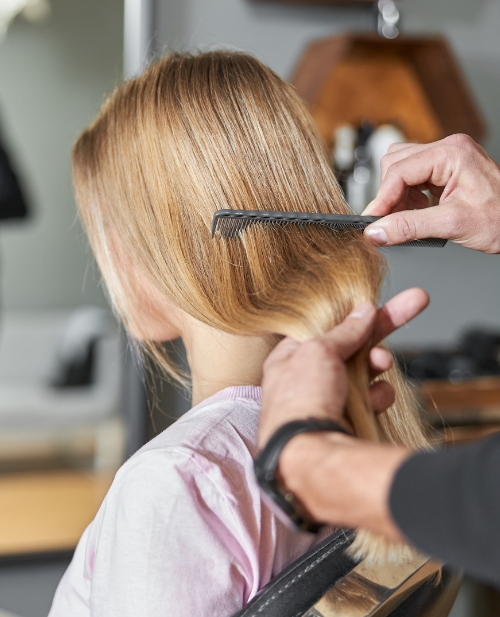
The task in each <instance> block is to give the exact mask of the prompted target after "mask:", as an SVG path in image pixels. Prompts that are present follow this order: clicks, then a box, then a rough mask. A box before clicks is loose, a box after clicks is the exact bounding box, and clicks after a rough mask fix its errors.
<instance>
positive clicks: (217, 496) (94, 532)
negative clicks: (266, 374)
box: [49, 386, 315, 617]
mask: <svg viewBox="0 0 500 617" xmlns="http://www.w3.org/2000/svg"><path fill="white" fill-rule="evenodd" d="M260 402H261V389H260V388H259V387H256V386H239V387H232V388H227V389H225V390H222V391H221V392H219V393H217V394H215V395H214V396H212V397H210V398H208V399H206V400H205V401H203V402H202V403H200V404H199V405H197V406H196V407H194V408H193V409H191V410H190V411H189V412H187V413H186V414H185V415H184V416H182V417H181V418H180V419H179V420H178V421H177V422H175V424H173V425H172V426H171V427H170V428H168V429H167V430H165V431H164V432H163V433H161V434H160V435H158V436H157V437H156V438H155V439H153V440H152V441H150V442H149V443H148V444H147V445H145V446H144V447H143V448H142V449H141V450H139V452H137V453H136V454H135V455H134V456H132V457H131V458H130V459H129V460H128V461H127V462H126V463H125V464H124V465H123V466H122V467H121V469H120V470H119V471H118V473H117V474H116V477H115V479H114V482H113V484H112V486H111V488H110V490H109V492H108V494H107V496H106V498H105V499H104V501H103V504H102V506H101V508H100V509H99V512H98V513H97V516H96V518H95V519H94V521H93V522H92V523H91V524H90V525H89V527H88V528H87V529H86V531H85V532H84V534H83V536H82V538H81V540H80V542H79V544H78V548H77V549H76V553H75V556H74V558H73V561H72V562H71V564H70V566H69V568H68V570H67V571H66V573H65V575H64V577H63V578H62V580H61V582H60V584H59V587H58V589H57V592H56V595H55V597H54V602H53V605H52V609H51V611H50V614H49V617H89V616H91V617H172V616H173V615H176V616H177V615H178V616H179V617H192V616H196V617H229V616H230V615H232V614H233V613H235V612H236V611H237V610H239V609H240V608H242V607H243V606H244V605H245V604H246V603H247V602H248V600H250V599H251V598H252V597H253V596H254V595H255V594H256V593H257V591H259V589H261V588H262V587H263V586H264V585H265V584H266V583H267V582H268V581H269V580H270V579H271V578H272V577H273V576H274V575H276V574H277V573H278V572H280V571H281V570H282V569H283V568H284V567H285V566H286V565H288V564H289V563H290V562H292V561H293V560H294V559H295V558H297V557H298V556H299V555H301V554H302V553H304V552H305V551H306V550H307V549H308V548H310V547H311V546H312V544H313V543H314V542H315V539H314V537H312V536H311V535H309V534H299V533H295V532H293V531H292V530H290V529H288V528H286V527H285V526H284V525H283V524H282V523H280V522H279V521H278V520H277V519H276V518H275V517H274V516H273V515H272V514H271V512H270V511H269V510H268V509H267V507H266V506H265V505H264V504H263V503H262V501H261V498H260V494H259V490H258V488H257V485H256V482H255V479H254V475H253V461H252V457H253V456H254V455H255V453H256V448H257V428H258V419H259V410H260Z"/></svg>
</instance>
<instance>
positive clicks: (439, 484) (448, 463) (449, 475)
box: [390, 435, 500, 586]
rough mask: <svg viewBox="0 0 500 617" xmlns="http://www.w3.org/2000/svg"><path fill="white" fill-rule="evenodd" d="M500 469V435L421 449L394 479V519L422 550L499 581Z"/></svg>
mask: <svg viewBox="0 0 500 617" xmlns="http://www.w3.org/2000/svg"><path fill="white" fill-rule="evenodd" d="M499 470H500V435H494V436H492V437H489V438H487V439H484V440H482V441H480V442H477V443H474V444H470V445H466V446H460V447H457V448H454V449H450V450H443V451H437V452H422V453H419V454H416V455H414V456H412V457H411V458H409V459H408V460H407V461H406V462H405V463H404V464H403V465H402V466H401V468H400V469H399V470H398V472H397V474H396V476H395V478H394V481H393V484H392V488H391V493H390V508H391V512H392V515H393V518H394V520H395V522H396V524H397V525H398V526H399V528H400V529H401V531H402V532H403V534H404V535H405V536H406V537H407V538H408V540H409V541H410V542H411V543H412V544H413V545H414V546H416V547H417V548H418V549H419V550H421V551H422V552H424V553H426V554H428V555H431V556H433V557H435V558H437V559H439V560H441V561H443V562H444V563H449V564H450V565H452V566H454V567H455V568H457V569H460V570H465V571H466V572H467V573H468V574H470V575H472V576H475V577H477V578H480V579H483V580H486V581H488V582H490V583H493V584H494V585H497V586H498V585H499V584H500V525H499V523H498V521H500V471H499Z"/></svg>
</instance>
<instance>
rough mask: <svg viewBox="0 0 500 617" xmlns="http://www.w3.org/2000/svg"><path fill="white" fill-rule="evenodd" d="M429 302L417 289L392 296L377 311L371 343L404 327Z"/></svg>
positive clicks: (426, 296) (422, 291) (423, 292)
mask: <svg viewBox="0 0 500 617" xmlns="http://www.w3.org/2000/svg"><path fill="white" fill-rule="evenodd" d="M429 302H430V298H429V295H428V294H427V292H425V291H424V290H423V289H420V288H419V287H413V288H412V289H406V290H405V291H402V292H401V293H399V294H398V295H397V296H394V298H392V299H391V300H389V301H388V302H387V303H386V304H385V305H384V306H382V307H381V308H380V309H379V310H378V311H377V320H376V322H375V330H374V332H373V339H372V342H373V343H374V344H375V345H376V344H377V343H379V342H380V341H382V340H384V339H385V338H386V337H387V336H389V334H391V333H392V332H394V330H397V329H398V328H400V327H401V326H404V324H406V323H408V322H409V321H411V320H412V319H413V318H414V317H416V316H417V315H419V314H420V313H421V312H422V311H423V310H424V309H425V308H427V306H428V305H429ZM386 370H387V369H386Z"/></svg>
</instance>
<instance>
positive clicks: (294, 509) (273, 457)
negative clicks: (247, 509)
mask: <svg viewBox="0 0 500 617" xmlns="http://www.w3.org/2000/svg"><path fill="white" fill-rule="evenodd" d="M317 432H336V433H345V434H346V435H351V434H350V433H349V432H348V431H346V430H345V429H344V428H343V427H342V426H340V424H337V422H334V421H333V420H324V419H321V418H308V419H307V420H294V421H293V422H288V423H287V424H284V425H283V426H281V427H280V428H279V429H278V430H277V431H276V432H275V433H274V434H273V435H272V436H271V437H270V439H269V441H268V442H267V444H266V445H265V446H264V448H263V449H262V450H261V451H260V452H259V454H258V455H257V457H256V459H255V461H254V471H255V476H256V478H257V482H258V484H259V486H260V490H261V493H262V496H263V500H264V501H265V502H266V504H267V505H268V507H269V508H270V509H271V510H272V511H273V513H274V514H276V516H278V518H279V519H280V520H281V521H282V522H284V523H285V524H286V525H287V526H289V527H292V528H294V529H296V530H298V531H309V532H312V533H316V532H317V531H319V529H320V528H321V527H322V526H323V523H317V522H315V521H313V520H311V519H310V518H309V517H308V516H307V514H306V512H305V509H304V508H303V507H302V505H301V504H300V502H299V501H298V500H297V499H296V498H295V495H293V493H291V492H290V491H287V489H286V488H285V487H284V486H282V485H281V484H280V482H279V480H278V479H277V477H276V470H277V468H278V462H279V457H280V454H281V452H282V450H283V448H284V447H285V446H286V444H287V443H288V442H289V441H290V439H292V437H295V436H296V435H299V434H300V433H317Z"/></svg>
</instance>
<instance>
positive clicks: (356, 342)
mask: <svg viewBox="0 0 500 617" xmlns="http://www.w3.org/2000/svg"><path fill="white" fill-rule="evenodd" d="M376 316H377V310H376V308H375V306H374V305H373V304H369V303H365V304H359V305H358V306H357V307H356V308H355V309H354V310H353V311H352V312H351V313H350V314H349V315H348V316H347V317H346V318H345V319H344V321H343V322H342V323H340V324H339V325H338V326H336V327H335V328H333V329H332V330H330V331H329V332H327V333H326V334H325V335H324V336H323V337H322V338H321V340H322V342H323V343H324V344H326V345H327V346H328V347H329V349H330V351H331V352H333V353H335V354H336V355H337V356H339V358H340V359H341V360H343V361H344V362H345V361H346V360H348V359H349V358H350V357H351V356H352V355H353V354H355V353H356V352H357V351H358V350H359V349H361V347H362V346H363V345H364V344H365V343H366V342H367V341H368V339H369V338H370V336H371V334H372V330H373V326H374V324H375V319H376Z"/></svg>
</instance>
